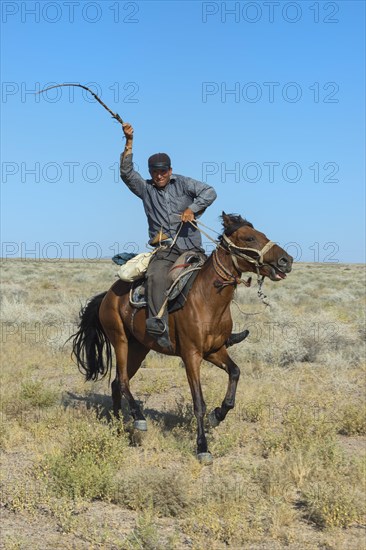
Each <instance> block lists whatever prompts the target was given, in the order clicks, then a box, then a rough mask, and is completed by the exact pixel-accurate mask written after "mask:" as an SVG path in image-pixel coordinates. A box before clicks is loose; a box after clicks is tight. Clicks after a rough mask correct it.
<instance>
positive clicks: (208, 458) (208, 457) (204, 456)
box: [197, 452, 213, 466]
mask: <svg viewBox="0 0 366 550" xmlns="http://www.w3.org/2000/svg"><path fill="white" fill-rule="evenodd" d="M197 458H198V461H199V462H200V463H201V464H202V465H203V466H210V464H212V463H213V458H212V454H211V453H209V452H207V453H197Z"/></svg>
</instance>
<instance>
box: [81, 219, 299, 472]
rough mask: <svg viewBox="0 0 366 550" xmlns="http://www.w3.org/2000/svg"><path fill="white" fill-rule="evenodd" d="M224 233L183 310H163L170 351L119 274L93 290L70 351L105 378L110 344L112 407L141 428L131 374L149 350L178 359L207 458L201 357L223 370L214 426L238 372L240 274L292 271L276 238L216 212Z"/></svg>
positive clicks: (200, 453)
mask: <svg viewBox="0 0 366 550" xmlns="http://www.w3.org/2000/svg"><path fill="white" fill-rule="evenodd" d="M222 220H223V227H224V233H223V234H222V235H221V237H220V238H219V242H218V245H217V248H216V250H215V251H214V252H213V253H212V254H211V256H210V257H209V258H208V259H207V261H206V262H205V263H204V265H203V267H202V268H201V270H200V271H199V273H198V275H197V277H196V280H195V281H194V284H193V286H192V289H191V290H190V292H189V295H188V298H187V301H186V303H185V305H184V307H183V308H181V309H179V310H178V311H175V312H174V313H171V314H170V315H169V333H170V339H171V342H172V344H173V350H170V351H167V350H163V349H161V348H160V347H159V346H158V344H157V343H156V342H155V341H154V340H153V339H152V338H151V337H150V336H149V335H148V334H147V333H146V330H145V321H146V309H145V308H141V309H138V310H136V309H135V308H133V307H132V306H131V305H130V303H129V290H130V284H129V283H124V282H123V281H121V280H118V281H117V282H115V283H114V284H113V286H112V287H111V288H110V289H109V290H108V292H105V293H103V294H100V295H98V296H95V297H94V298H93V299H92V300H91V301H90V302H89V303H88V304H87V306H86V307H85V308H84V310H82V312H81V314H80V324H79V330H78V332H77V333H76V334H75V335H74V337H73V338H74V340H73V354H74V356H75V357H76V361H77V364H78V366H79V369H81V370H82V371H83V372H84V374H85V376H86V379H87V380H96V379H97V378H98V377H99V376H101V377H103V376H105V375H106V374H107V372H109V371H110V369H111V367H112V353H111V344H112V346H113V348H114V351H115V355H116V378H115V379H114V380H113V382H112V398H113V409H114V413H115V414H116V415H118V414H119V412H120V410H121V397H122V396H124V397H125V398H126V399H127V401H128V404H129V409H130V412H131V415H132V417H133V419H134V424H135V428H137V429H140V430H146V419H145V417H144V415H143V413H142V411H141V409H140V407H139V405H138V403H137V402H136V401H135V399H134V397H133V395H132V393H131V391H130V380H131V378H132V377H133V376H134V375H135V373H136V372H137V370H138V369H139V367H140V365H141V363H142V361H143V360H144V358H145V357H146V355H147V354H148V353H149V351H150V350H151V349H153V350H155V351H157V352H160V353H165V354H167V355H175V356H179V357H181V358H182V360H183V362H184V364H185V368H186V373H187V378H188V382H189V386H190V389H191V393H192V398H193V405H194V414H195V416H196V419H197V457H198V459H199V460H200V461H202V462H205V463H210V462H212V457H211V454H210V453H209V451H208V449H207V441H206V436H205V431H204V426H203V419H204V415H205V413H206V405H205V402H204V399H203V395H202V389H201V383H200V365H201V362H202V359H205V360H206V361H210V362H211V363H213V364H214V365H216V366H217V367H219V368H220V369H223V370H225V371H226V372H227V374H228V375H229V383H228V388H227V391H226V395H225V398H224V400H223V402H222V404H221V406H220V407H217V408H216V409H214V411H212V413H211V414H210V416H209V419H210V423H211V425H213V426H217V425H218V424H219V423H220V422H222V421H223V420H224V419H225V417H226V415H227V413H228V411H229V410H230V409H232V408H233V407H234V403H235V393H236V387H237V384H238V380H239V375H240V370H239V367H238V366H237V365H236V364H235V363H234V361H233V360H232V359H231V358H230V357H229V355H228V352H227V347H226V343H227V341H228V338H229V336H230V334H231V330H232V324H233V323H232V319H231V313H230V303H231V301H232V299H233V294H234V290H235V288H236V286H237V284H238V283H239V282H243V281H242V279H240V276H241V273H242V272H248V271H249V272H254V273H257V276H258V280H259V278H260V277H262V278H264V277H268V278H269V279H270V280H272V281H279V280H281V279H284V278H285V277H286V273H289V272H290V271H291V266H292V261H293V258H292V257H291V256H289V255H288V254H287V253H286V252H285V251H284V250H283V249H282V248H280V247H279V246H278V245H277V244H275V243H273V242H271V241H269V240H268V239H267V237H266V236H265V235H264V234H263V233H260V232H259V231H257V230H255V229H254V227H253V225H252V224H251V223H249V222H248V221H246V220H244V219H243V218H241V217H240V216H236V215H226V214H225V213H223V215H222Z"/></svg>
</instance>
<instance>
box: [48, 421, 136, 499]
mask: <svg viewBox="0 0 366 550" xmlns="http://www.w3.org/2000/svg"><path fill="white" fill-rule="evenodd" d="M120 428H121V423H120V421H117V420H115V421H113V422H112V423H111V424H110V425H108V424H107V423H106V422H103V421H101V420H100V419H96V418H95V417H92V415H91V414H90V415H89V418H88V417H86V418H84V419H78V420H76V421H74V422H72V424H71V426H70V428H69V433H68V441H67V444H66V446H65V448H64V449H63V450H62V451H60V452H58V453H57V454H55V455H48V456H46V458H45V459H44V461H43V462H42V464H41V472H42V476H43V478H44V479H45V480H47V481H48V483H49V484H50V486H51V487H52V489H53V490H54V491H55V492H56V494H58V495H60V494H61V495H62V496H68V497H71V498H78V497H82V498H85V499H89V500H92V499H103V500H110V499H111V498H112V495H113V494H114V492H115V487H116V478H117V473H118V469H119V467H121V465H122V464H123V461H124V459H125V452H126V449H127V447H128V441H127V436H126V435H124V434H121V433H120V431H121V430H120Z"/></svg>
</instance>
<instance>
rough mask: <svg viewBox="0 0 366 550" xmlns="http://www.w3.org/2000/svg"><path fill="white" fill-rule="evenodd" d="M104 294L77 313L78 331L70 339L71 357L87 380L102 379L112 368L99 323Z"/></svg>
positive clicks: (108, 347)
mask: <svg viewBox="0 0 366 550" xmlns="http://www.w3.org/2000/svg"><path fill="white" fill-rule="evenodd" d="M106 294H107V293H106V292H103V293H102V294H98V296H94V298H92V299H91V300H90V301H89V302H88V303H87V304H86V306H85V307H84V308H83V309H82V310H81V311H80V313H79V318H80V322H79V325H78V327H79V330H78V331H77V332H76V333H75V334H73V335H72V336H71V337H70V340H71V338H72V339H73V340H72V357H74V358H75V359H76V364H77V366H78V368H79V371H80V372H81V373H82V374H85V377H86V379H87V380H97V379H98V377H100V378H103V377H104V376H105V375H106V374H107V373H108V371H110V370H111V368H112V348H111V343H110V341H109V340H108V338H107V337H106V335H105V334H104V331H103V328H102V325H101V324H100V321H99V316H98V312H99V306H100V304H101V301H102V300H103V298H104V296H105V295H106Z"/></svg>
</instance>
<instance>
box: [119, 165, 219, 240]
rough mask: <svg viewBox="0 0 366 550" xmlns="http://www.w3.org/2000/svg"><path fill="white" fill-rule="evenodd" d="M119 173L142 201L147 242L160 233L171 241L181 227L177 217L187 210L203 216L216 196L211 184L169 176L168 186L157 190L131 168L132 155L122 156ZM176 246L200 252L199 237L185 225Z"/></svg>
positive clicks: (197, 232)
mask: <svg viewBox="0 0 366 550" xmlns="http://www.w3.org/2000/svg"><path fill="white" fill-rule="evenodd" d="M120 174H121V178H122V180H123V181H124V182H125V184H126V185H127V187H128V188H129V189H130V190H131V191H132V193H134V194H135V195H137V196H138V197H140V199H141V200H142V202H143V205H144V209H145V213H146V216H147V221H148V225H149V237H150V240H151V239H153V238H154V237H155V235H156V234H157V233H159V231H160V230H162V231H163V233H165V234H166V235H168V236H169V237H171V238H174V237H175V235H176V233H177V231H178V228H179V225H180V214H181V213H182V212H183V211H184V210H185V209H186V208H190V209H191V210H192V211H193V212H194V214H195V217H196V218H198V217H199V215H197V214H198V212H200V213H202V211H203V210H205V209H206V208H207V207H208V206H210V204H212V203H213V201H214V200H215V199H216V196H217V195H216V191H215V190H214V189H213V187H211V186H210V185H207V184H205V183H203V182H201V181H197V180H194V179H192V178H187V177H185V176H179V175H178V174H172V175H171V178H170V181H169V183H168V184H167V185H166V186H165V187H164V188H163V189H159V188H157V187H156V186H155V185H154V183H153V181H152V180H151V179H149V180H145V179H144V178H143V177H142V176H141V175H140V174H139V173H138V172H136V171H135V170H134V169H133V164H132V155H126V157H125V158H123V154H122V155H121V162H120ZM176 245H177V247H178V248H180V249H181V250H190V249H202V241H201V234H200V232H199V231H197V230H196V229H195V228H194V227H192V225H191V224H190V223H188V222H186V223H185V224H184V225H183V227H182V229H181V230H180V233H179V236H178V238H177V241H176Z"/></svg>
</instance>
